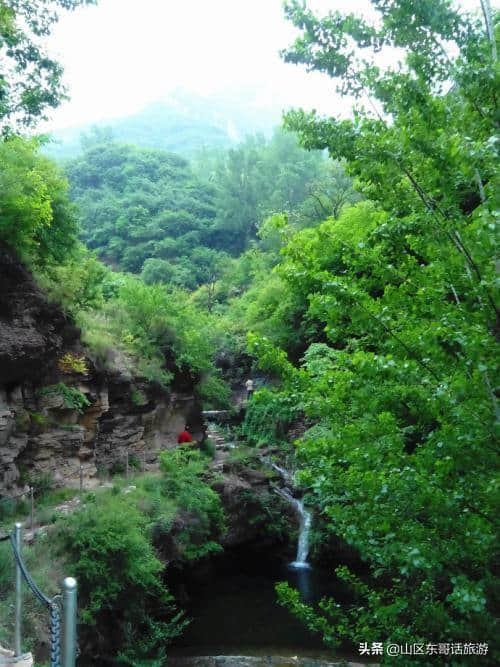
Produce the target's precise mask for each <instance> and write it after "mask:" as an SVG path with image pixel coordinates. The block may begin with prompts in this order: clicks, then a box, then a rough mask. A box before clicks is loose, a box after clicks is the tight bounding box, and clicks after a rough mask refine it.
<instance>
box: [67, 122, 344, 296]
mask: <svg viewBox="0 0 500 667" xmlns="http://www.w3.org/2000/svg"><path fill="white" fill-rule="evenodd" d="M90 139H91V138H90V137H89V138H87V146H88V148H87V150H86V151H85V153H83V155H82V156H81V157H80V158H76V159H74V160H72V161H70V162H69V163H68V164H67V165H66V167H65V172H66V174H67V176H68V179H69V183H70V192H71V197H72V200H73V201H74V203H75V204H76V206H77V211H78V212H79V218H80V223H81V229H82V231H83V234H82V239H83V240H84V241H85V243H86V245H87V246H88V247H89V248H90V249H92V250H96V251H97V253H98V254H99V256H100V257H101V258H102V259H103V260H104V261H106V262H108V263H110V264H112V265H114V266H115V267H117V268H121V269H125V270H127V271H131V272H133V273H141V275H142V277H143V279H144V281H145V282H146V283H147V284H152V283H155V282H162V283H170V284H174V285H180V286H183V287H187V288H189V289H193V288H195V287H197V286H198V285H201V284H204V283H212V282H213V281H214V280H215V279H216V278H217V277H218V276H219V275H221V273H222V272H223V270H224V268H225V266H226V265H227V264H228V262H229V260H230V257H229V256H233V257H234V256H238V255H239V254H240V253H241V252H243V251H244V250H246V249H248V248H249V246H250V244H251V243H252V242H254V241H255V240H256V238H257V231H258V228H259V226H260V225H261V223H262V221H263V220H265V219H266V217H268V216H269V215H271V214H272V213H276V212H283V211H288V212H293V215H294V216H295V218H296V219H297V224H299V225H307V224H313V223H314V222H315V221H318V220H320V219H321V218H322V217H323V216H324V215H327V214H329V213H330V211H333V210H334V208H335V207H337V208H338V207H339V206H340V205H341V204H342V203H344V202H345V201H347V200H348V199H349V198H352V197H354V195H353V193H352V192H350V181H349V180H348V179H346V177H345V176H344V175H343V171H342V169H341V168H340V167H338V166H337V167H336V168H335V169H332V167H331V165H329V164H328V163H327V162H326V160H325V158H324V156H323V155H322V154H321V152H319V151H316V152H308V151H305V150H304V149H302V148H300V147H299V146H298V143H297V140H296V139H295V137H294V136H293V135H292V134H289V133H284V132H282V131H276V133H275V134H274V136H273V138H272V139H271V140H266V139H265V138H264V137H263V136H257V137H255V138H248V139H247V140H246V141H245V142H244V143H242V144H241V145H239V146H237V147H235V148H232V149H229V150H228V151H217V150H215V149H212V150H208V149H207V150H205V151H202V152H200V153H199V154H198V156H197V157H196V160H195V161H194V163H193V165H190V164H189V163H188V162H187V161H186V160H185V159H184V158H182V157H180V156H178V155H175V154H173V153H165V152H162V151H156V150H152V149H143V148H137V147H134V146H126V145H121V144H116V143H113V142H112V141H111V140H110V138H109V137H108V140H107V141H106V136H102V134H99V133H96V134H95V136H94V139H93V143H91V141H90ZM337 183H338V185H337Z"/></svg>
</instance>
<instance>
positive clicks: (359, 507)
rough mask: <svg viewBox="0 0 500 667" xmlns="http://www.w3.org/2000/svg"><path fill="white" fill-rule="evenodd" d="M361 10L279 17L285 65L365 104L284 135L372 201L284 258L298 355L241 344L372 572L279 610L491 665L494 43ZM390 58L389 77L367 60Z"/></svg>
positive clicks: (381, 7)
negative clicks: (344, 592)
mask: <svg viewBox="0 0 500 667" xmlns="http://www.w3.org/2000/svg"><path fill="white" fill-rule="evenodd" d="M372 4H373V6H374V8H375V9H376V10H377V11H378V12H379V22H378V23H377V24H373V25H371V24H369V23H368V22H367V21H365V20H363V19H360V18H358V17H356V16H354V15H351V14H343V13H340V12H332V13H330V14H329V15H327V16H325V17H323V18H318V17H317V16H315V15H314V14H313V13H312V12H311V11H309V10H308V9H306V8H305V6H304V4H303V3H302V2H298V1H295V0H291V1H290V2H287V3H286V4H285V8H286V13H287V15H288V17H289V18H290V19H291V20H292V21H293V22H294V24H295V25H296V26H297V27H298V28H299V29H300V30H301V36H300V37H299V38H298V39H297V41H296V42H295V45H294V46H293V47H292V48H291V49H288V50H287V51H286V52H285V59H286V60H288V61H290V62H296V63H303V64H306V66H308V67H309V68H310V69H316V70H319V71H322V72H326V73H327V74H329V75H330V76H332V77H334V78H336V79H337V80H338V82H339V89H340V90H341V91H343V92H344V93H350V94H352V95H354V96H358V97H359V98H360V99H361V98H363V99H366V97H368V98H369V100H370V107H369V108H364V107H362V106H360V105H358V106H357V107H356V109H355V110H354V113H353V118H352V119H351V120H335V119H331V118H329V119H326V118H320V117H318V116H317V115H316V114H306V113H304V112H302V111H295V112H291V113H290V114H288V116H287V120H286V123H287V126H288V127H289V128H291V129H294V130H296V131H297V132H298V134H299V137H300V139H301V142H302V143H303V145H305V146H307V147H309V148H320V149H325V148H326V149H328V151H329V153H330V155H331V156H332V157H333V158H335V159H337V160H345V167H346V170H347V172H348V174H350V175H351V176H352V177H354V178H355V179H356V182H357V185H358V187H359V188H360V190H361V191H362V193H363V194H364V196H365V197H366V198H367V199H369V200H370V202H363V203H361V204H358V205H357V206H355V207H354V208H348V207H346V208H344V209H343V210H342V212H341V213H340V216H339V218H338V220H335V219H329V220H326V221H325V222H324V223H322V224H321V225H320V226H319V227H316V228H313V229H306V230H304V231H302V232H300V233H298V234H296V235H295V236H293V237H292V238H291V239H290V240H289V241H288V243H287V244H286V246H285V248H284V249H283V250H282V261H281V262H280V264H279V265H278V266H277V267H276V269H275V273H276V274H277V275H278V276H279V279H280V288H279V289H280V290H281V292H282V294H284V295H286V294H291V295H293V296H292V298H293V300H294V301H295V303H296V304H297V306H296V310H295V318H294V322H295V327H297V323H298V326H303V327H304V332H305V337H304V338H305V340H304V343H305V345H304V350H303V353H302V359H301V360H297V359H296V357H295V355H294V354H291V347H290V344H289V343H288V342H287V340H286V336H284V333H285V332H283V333H282V334H281V335H280V337H279V338H278V337H274V338H273V335H272V333H271V335H269V334H268V333H267V332H266V337H263V336H262V335H261V336H254V335H252V336H250V338H249V345H250V349H251V351H252V352H253V353H254V354H255V355H256V356H257V358H258V359H259V363H260V364H261V366H262V367H263V368H264V369H266V370H267V371H268V372H272V373H273V374H275V375H278V376H281V378H282V386H281V389H280V391H281V393H282V397H281V398H282V400H283V399H285V398H286V399H287V400H289V401H291V402H292V406H293V407H294V409H295V410H296V411H299V412H302V413H303V414H304V415H305V416H306V417H307V419H308V420H309V422H310V423H312V424H313V426H312V428H311V429H310V430H309V431H308V432H307V433H306V434H305V435H304V436H303V437H302V438H301V440H300V442H299V443H298V444H297V455H298V456H299V459H300V460H301V462H302V466H303V470H302V472H301V474H300V481H301V482H302V484H304V485H305V486H306V487H307V488H308V489H309V497H308V500H309V502H310V503H311V504H313V505H315V506H316V508H317V511H318V513H319V514H321V516H322V518H323V519H324V520H325V521H326V525H327V530H328V531H330V532H331V533H332V534H334V535H336V536H339V537H341V538H342V539H343V540H345V541H346V542H347V543H348V544H350V545H351V546H353V547H354V548H355V549H356V550H357V551H358V553H359V554H360V556H361V558H362V559H363V561H365V562H366V563H367V564H368V566H369V570H370V574H369V577H366V576H364V577H359V576H356V575H355V574H353V573H352V572H349V571H348V570H347V568H340V569H339V570H338V574H339V576H341V577H342V578H343V579H344V580H345V581H346V582H347V583H349V584H350V585H351V587H352V589H353V593H354V602H353V603H352V604H350V605H345V606H341V605H340V604H339V603H338V601H336V600H324V601H323V602H322V603H321V604H320V605H319V607H316V608H311V607H308V606H307V605H304V604H303V603H302V602H301V601H300V599H299V598H298V595H297V593H294V592H293V591H292V590H290V589H289V588H288V587H287V586H285V585H282V586H280V587H279V595H280V599H281V601H282V602H283V603H285V604H287V605H288V606H289V607H290V608H291V609H292V610H293V611H294V612H295V613H296V614H297V615H298V616H300V617H301V618H302V619H303V620H304V621H305V622H306V623H307V624H308V625H309V626H310V627H312V628H314V629H315V630H317V631H319V632H321V633H322V635H323V637H324V639H325V641H326V642H327V643H328V644H330V645H338V643H339V642H340V641H342V640H346V639H347V640H350V641H351V642H358V641H359V640H360V637H362V638H363V640H366V641H368V642H370V641H381V640H387V641H394V642H396V643H404V642H412V641H422V642H424V643H425V642H428V641H431V642H432V641H436V642H437V641H439V638H440V637H443V635H446V637H447V638H449V639H450V640H454V641H464V638H465V637H467V638H468V639H467V640H466V641H471V642H473V641H477V639H475V638H476V637H478V636H482V637H484V641H485V642H489V644H490V653H489V657H487V658H485V663H488V664H494V663H495V662H496V661H497V657H498V656H495V651H496V647H494V646H493V642H494V638H495V637H496V635H497V634H498V627H497V621H496V620H495V617H494V612H493V610H494V608H495V606H496V604H497V602H498V596H499V586H498V579H497V577H496V575H495V568H494V562H495V559H496V554H497V551H496V547H495V534H496V528H497V520H496V512H495V507H496V504H497V502H498V475H497V472H496V471H497V470H498V452H497V450H496V447H495V443H496V442H497V439H498V417H499V412H498V406H497V397H496V395H495V389H494V388H495V386H496V385H497V378H498V341H497V331H498V328H497V327H498V319H497V317H498V315H497V314H498V307H497V304H496V293H495V262H494V257H495V242H496V239H495V235H494V233H493V232H494V229H495V219H496V217H497V213H496V209H497V208H498V199H497V197H498V194H497V193H498V160H497V155H496V152H497V151H496V146H497V141H496V137H495V133H496V130H497V108H496V95H497V88H498V67H497V63H496V62H495V59H494V49H493V48H492V43H491V31H488V32H487V33H486V32H485V31H484V28H483V26H482V25H481V24H480V22H479V21H477V20H476V19H474V18H471V17H470V16H468V15H467V14H465V13H460V14H459V13H457V12H456V11H455V10H454V9H453V8H452V6H451V3H448V2H446V1H445V0H432V2H427V3H413V2H407V1H406V0H374V1H373V3H372ZM495 20H496V19H495ZM387 47H399V48H401V49H403V51H404V62H403V63H402V64H401V66H399V67H389V68H386V69H382V68H381V67H380V66H379V65H378V64H377V53H378V52H379V51H380V50H381V49H383V48H387ZM370 55H372V56H373V57H372V58H371V59H370ZM450 81H453V82H454V85H453V86H452V87H451V88H450ZM281 302H283V299H282V300H281ZM280 346H281V347H280ZM383 660H384V661H386V660H387V657H384V658H383ZM455 662H456V664H468V658H464V660H463V661H461V658H458V657H457V658H456V660H455ZM429 664H430V663H429Z"/></svg>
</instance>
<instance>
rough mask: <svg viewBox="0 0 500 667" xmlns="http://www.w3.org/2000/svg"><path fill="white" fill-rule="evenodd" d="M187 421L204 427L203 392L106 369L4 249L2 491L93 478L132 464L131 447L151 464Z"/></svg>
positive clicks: (0, 273) (0, 259)
mask: <svg viewBox="0 0 500 667" xmlns="http://www.w3.org/2000/svg"><path fill="white" fill-rule="evenodd" d="M65 360H66V363H65ZM78 362H80V363H78ZM81 362H83V367H82V364H81ZM186 421H189V423H190V424H191V425H192V428H193V429H194V431H195V435H196V432H197V430H199V429H200V428H201V412H200V409H199V406H198V405H197V404H196V401H195V400H194V398H193V396H190V395H188V394H175V393H172V394H166V393H165V392H162V391H160V390H158V389H154V388H153V387H151V386H150V385H149V384H148V383H146V382H144V381H143V380H141V379H140V378H133V377H131V376H130V374H129V373H128V372H126V371H125V370H123V371H122V370H120V369H119V364H117V369H116V370H114V371H102V370H99V369H97V368H96V367H95V365H94V364H93V363H92V361H91V360H90V359H89V358H88V356H87V354H86V350H85V349H84V348H83V347H82V344H81V342H80V331H79V330H78V328H77V327H75V326H74V325H72V323H71V322H70V321H69V320H68V319H67V318H66V316H65V315H64V313H63V312H62V311H61V310H60V309H59V308H58V307H57V306H55V305H54V304H50V303H49V302H48V301H47V299H46V297H45V295H44V294H43V293H42V292H41V291H40V290H39V289H38V287H37V286H36V284H35V282H34V281H33V278H32V276H31V274H30V273H29V272H28V271H26V269H25V268H23V266H22V265H21V264H20V263H19V262H18V261H17V259H16V258H15V257H14V255H13V254H12V253H11V252H10V251H9V250H8V249H7V248H5V247H0V494H2V493H6V494H7V495H9V494H11V493H12V492H13V491H16V490H19V489H21V488H22V489H24V488H25V486H26V484H27V483H29V482H30V481H32V480H34V479H41V478H43V477H45V478H46V479H49V478H51V479H52V480H53V481H54V482H55V483H56V484H60V485H70V484H71V483H77V481H78V479H79V475H80V466H82V468H83V474H84V476H85V478H87V479H92V478H94V477H95V476H96V473H97V470H98V466H102V467H103V468H113V467H114V468H115V469H119V468H123V467H124V465H125V460H126V455H127V452H128V455H129V461H130V463H131V464H132V465H134V464H136V465H137V464H140V465H142V462H143V461H145V462H146V464H151V463H153V462H154V461H155V460H156V458H157V455H158V452H159V451H160V450H161V449H165V448H170V447H173V446H175V444H176V436H177V433H178V432H179V431H180V430H182V427H183V426H184V423H185V422H186Z"/></svg>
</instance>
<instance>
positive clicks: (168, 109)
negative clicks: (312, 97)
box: [45, 90, 281, 159]
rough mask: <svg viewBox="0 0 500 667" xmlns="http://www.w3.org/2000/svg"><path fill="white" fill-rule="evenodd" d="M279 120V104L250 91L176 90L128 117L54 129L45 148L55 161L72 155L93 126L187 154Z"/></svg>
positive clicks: (129, 140) (117, 136) (130, 140)
mask: <svg viewBox="0 0 500 667" xmlns="http://www.w3.org/2000/svg"><path fill="white" fill-rule="evenodd" d="M280 119H281V107H280V106H279V105H278V104H277V103H272V102H269V103H267V101H266V103H265V104H263V103H262V102H261V100H259V99H257V98H256V96H255V92H252V93H250V92H248V91H245V90H230V91H224V92H223V93H217V94H213V95H207V96H202V95H199V94H196V93H191V92H187V91H185V90H176V91H174V92H172V93H169V94H168V95H166V96H164V97H163V98H161V99H159V100H158V101H157V102H154V103H153V104H151V105H149V106H147V107H146V108H144V109H143V110H141V111H139V112H138V113H135V114H133V115H130V116H126V117H123V118H117V119H110V120H106V121H99V122H95V123H88V124H84V125H78V126H75V127H71V128H66V129H62V130H55V131H54V132H53V133H52V137H53V142H52V143H50V144H49V145H48V146H47V147H46V148H45V152H46V153H47V154H48V155H50V156H51V157H54V158H56V159H65V158H70V157H74V156H75V155H77V154H78V153H79V152H81V148H82V147H81V138H82V135H86V134H88V133H89V132H92V131H93V129H94V128H98V129H99V130H100V131H103V130H106V132H108V133H109V134H111V136H112V137H113V139H114V140H115V141H117V142H122V143H129V144H136V145H138V146H143V147H147V148H160V149H163V150H167V151H171V152H175V153H181V154H182V155H184V156H189V155H191V154H192V153H193V152H195V151H197V150H199V149H200V148H203V147H208V148H217V147H219V148H225V147H228V146H230V145H232V144H235V143H237V142H239V141H241V140H242V139H244V138H245V136H247V135H249V134H255V133H262V134H264V135H269V134H270V133H271V130H272V128H273V126H275V125H277V124H279V123H280Z"/></svg>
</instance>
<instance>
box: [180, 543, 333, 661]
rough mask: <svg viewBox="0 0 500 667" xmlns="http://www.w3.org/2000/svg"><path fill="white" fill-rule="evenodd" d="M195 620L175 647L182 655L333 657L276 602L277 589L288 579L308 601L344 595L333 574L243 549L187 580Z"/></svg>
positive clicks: (317, 639) (214, 562) (190, 612)
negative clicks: (292, 565)
mask: <svg viewBox="0 0 500 667" xmlns="http://www.w3.org/2000/svg"><path fill="white" fill-rule="evenodd" d="M184 581H185V584H186V592H187V594H188V596H189V598H190V600H191V602H190V604H189V605H188V606H187V611H188V613H189V615H190V617H191V618H192V619H193V620H192V622H191V624H190V625H189V626H188V627H187V628H186V630H185V632H184V634H183V636H182V637H181V638H179V640H178V641H177V642H176V643H175V644H174V646H172V647H169V650H168V654H169V655H170V656H179V655H193V656H196V655H248V656H252V655H298V656H299V657H300V656H303V657H305V656H308V657H311V658H313V657H316V658H328V657H330V658H331V657H332V652H331V651H328V649H327V648H326V647H325V646H324V644H323V643H322V642H321V640H320V638H319V636H318V635H315V634H313V633H311V632H309V631H308V630H307V629H306V628H305V627H304V626H303V625H302V624H301V623H299V621H297V620H296V619H295V618H294V617H293V616H292V615H291V614H290V612H289V611H288V610H287V609H284V608H283V607H280V606H279V605H278V604H277V601H276V593H275V590H274V586H275V584H276V583H277V582H278V581H288V582H289V584H290V585H291V586H293V587H294V588H297V589H298V590H299V591H300V593H301V595H302V599H303V600H304V601H306V602H314V601H317V600H319V599H320V598H321V597H323V596H325V595H329V594H330V595H331V594H335V595H336V596H340V597H341V598H342V597H344V595H345V593H344V592H343V590H342V584H341V582H339V581H338V580H337V579H336V578H335V576H334V575H333V574H332V573H331V572H325V571H321V570H317V569H314V568H295V567H291V566H290V564H289V563H285V562H282V561H280V560H278V559H276V558H273V557H272V555H271V554H270V555H269V556H268V557H266V556H265V555H264V556H263V554H262V553H259V554H256V553H252V552H248V551H245V550H244V549H243V548H239V549H237V550H233V551H232V552H231V554H224V555H222V556H220V557H218V558H215V559H214V560H213V562H212V563H211V565H210V566H207V568H206V569H203V570H200V571H197V572H195V573H192V574H191V575H190V576H188V578H187V579H185V580H184Z"/></svg>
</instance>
